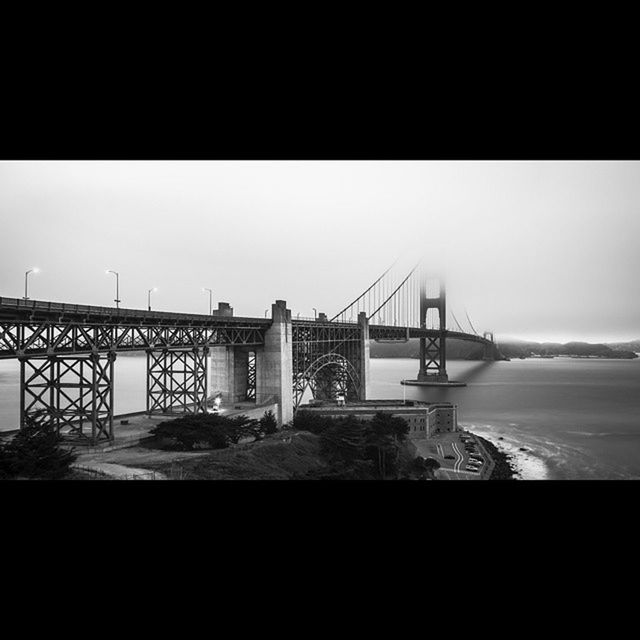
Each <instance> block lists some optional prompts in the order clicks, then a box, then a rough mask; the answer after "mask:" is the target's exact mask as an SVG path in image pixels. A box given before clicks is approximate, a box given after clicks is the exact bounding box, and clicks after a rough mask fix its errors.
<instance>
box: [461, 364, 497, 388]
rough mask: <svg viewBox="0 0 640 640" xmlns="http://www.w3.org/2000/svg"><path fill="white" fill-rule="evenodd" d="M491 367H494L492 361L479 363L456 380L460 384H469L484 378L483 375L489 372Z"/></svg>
mask: <svg viewBox="0 0 640 640" xmlns="http://www.w3.org/2000/svg"><path fill="white" fill-rule="evenodd" d="M491 365H493V361H492V360H483V361H482V362H478V363H477V364H476V365H474V366H473V367H471V368H469V369H467V370H466V371H465V372H464V373H462V374H459V375H456V376H455V378H456V380H459V381H460V382H466V383H467V384H468V383H470V382H473V381H474V380H476V379H477V378H480V377H482V375H483V374H484V373H486V372H487V371H488V370H489V368H490V367H491Z"/></svg>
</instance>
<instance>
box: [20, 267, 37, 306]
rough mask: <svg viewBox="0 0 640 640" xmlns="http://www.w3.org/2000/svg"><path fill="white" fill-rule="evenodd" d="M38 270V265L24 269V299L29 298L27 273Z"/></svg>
mask: <svg viewBox="0 0 640 640" xmlns="http://www.w3.org/2000/svg"><path fill="white" fill-rule="evenodd" d="M39 271H40V269H38V267H33V269H29V271H25V274H24V299H25V300H28V299H29V293H28V287H29V280H28V278H29V274H30V273H32V272H33V273H38V272H39Z"/></svg>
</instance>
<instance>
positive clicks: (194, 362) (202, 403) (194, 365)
mask: <svg viewBox="0 0 640 640" xmlns="http://www.w3.org/2000/svg"><path fill="white" fill-rule="evenodd" d="M208 353H209V349H208V348H207V347H203V348H194V349H181V350H174V349H162V350H152V349H149V350H148V351H147V413H148V414H152V413H205V412H206V410H207V355H208Z"/></svg>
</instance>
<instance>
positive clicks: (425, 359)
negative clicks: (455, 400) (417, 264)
mask: <svg viewBox="0 0 640 640" xmlns="http://www.w3.org/2000/svg"><path fill="white" fill-rule="evenodd" d="M429 309H437V311H438V314H437V318H438V326H437V327H436V331H437V335H435V336H433V337H428V336H427V337H422V338H420V369H419V370H418V378H417V380H418V382H438V383H447V382H449V376H448V375H447V353H446V344H447V341H446V330H447V296H446V290H445V285H444V280H443V279H442V278H439V279H438V295H437V296H436V297H429V296H428V295H427V278H426V274H425V272H424V271H423V272H422V273H421V277H420V328H421V329H427V313H428V311H429Z"/></svg>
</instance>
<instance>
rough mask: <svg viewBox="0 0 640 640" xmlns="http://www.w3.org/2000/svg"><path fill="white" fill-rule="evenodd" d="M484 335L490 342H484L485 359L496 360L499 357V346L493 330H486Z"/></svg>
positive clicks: (483, 357)
mask: <svg viewBox="0 0 640 640" xmlns="http://www.w3.org/2000/svg"><path fill="white" fill-rule="evenodd" d="M482 337H483V338H484V339H485V340H488V342H485V344H484V354H483V356H482V359H483V360H496V359H497V353H496V352H497V348H496V343H495V341H494V339H493V331H485V332H484V333H483V334H482Z"/></svg>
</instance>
